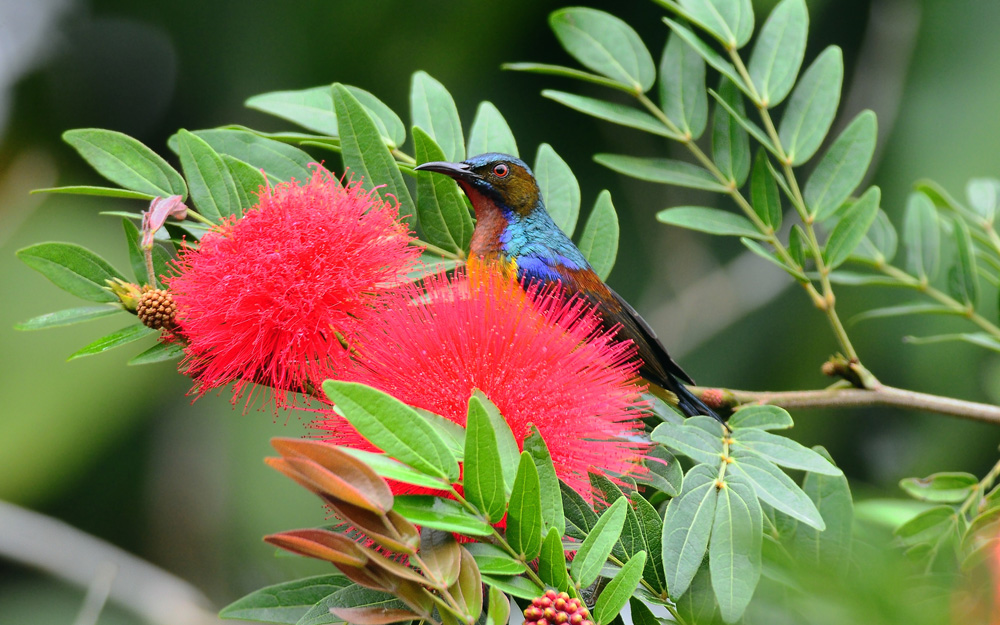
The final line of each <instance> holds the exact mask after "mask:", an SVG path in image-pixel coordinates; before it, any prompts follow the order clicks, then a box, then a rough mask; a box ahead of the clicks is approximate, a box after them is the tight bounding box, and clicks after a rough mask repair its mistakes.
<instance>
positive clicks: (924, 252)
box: [903, 192, 941, 279]
mask: <svg viewBox="0 0 1000 625" xmlns="http://www.w3.org/2000/svg"><path fill="white" fill-rule="evenodd" d="M903 243H904V244H905V245H906V264H907V267H908V268H909V270H910V272H911V273H913V274H915V275H916V276H918V277H920V278H921V279H924V278H927V279H933V278H934V277H935V276H936V275H937V272H938V267H939V265H940V261H941V227H940V224H939V222H938V214H937V210H936V209H935V208H934V204H933V203H932V202H931V200H930V198H929V197H927V196H926V195H924V194H923V193H919V192H915V193H911V194H910V196H909V197H908V198H907V200H906V214H905V215H904V217H903Z"/></svg>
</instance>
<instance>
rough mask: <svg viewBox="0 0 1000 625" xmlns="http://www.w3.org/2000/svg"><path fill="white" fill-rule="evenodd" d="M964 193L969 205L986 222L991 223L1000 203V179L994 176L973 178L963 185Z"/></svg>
mask: <svg viewBox="0 0 1000 625" xmlns="http://www.w3.org/2000/svg"><path fill="white" fill-rule="evenodd" d="M965 195H966V197H968V198H969V206H971V207H972V210H974V211H975V212H976V214H977V215H979V217H981V218H982V220H983V221H984V222H986V223H990V224H992V223H993V220H994V219H995V218H996V214H997V205H998V204H1000V180H996V179H995V178H973V179H972V180H970V181H969V182H968V183H967V184H966V185H965Z"/></svg>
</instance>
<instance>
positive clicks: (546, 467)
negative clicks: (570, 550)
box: [497, 425, 566, 537]
mask: <svg viewBox="0 0 1000 625" xmlns="http://www.w3.org/2000/svg"><path fill="white" fill-rule="evenodd" d="M524 451H526V452H527V453H529V454H530V455H531V459H532V461H534V463H535V469H537V470H538V483H539V486H540V489H541V499H542V527H543V528H544V530H545V531H548V529H549V528H555V529H557V530H558V531H559V536H560V537H562V535H563V534H565V533H566V516H565V515H564V514H563V506H562V495H561V494H560V493H559V478H558V477H557V476H556V468H555V466H554V465H553V464H552V456H551V454H549V448H548V446H546V444H545V440H544V439H543V438H542V435H541V434H540V433H539V432H538V428H536V427H535V426H533V425H532V426H531V431H530V433H529V434H528V436H527V438H525V439H524ZM497 475H502V474H501V472H500V470H499V469H498V470H497Z"/></svg>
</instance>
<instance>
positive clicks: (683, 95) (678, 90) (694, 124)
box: [659, 35, 708, 139]
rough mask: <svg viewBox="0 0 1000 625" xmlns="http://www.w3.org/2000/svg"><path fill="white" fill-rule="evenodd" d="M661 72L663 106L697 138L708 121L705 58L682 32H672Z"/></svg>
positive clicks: (679, 126)
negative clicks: (683, 36)
mask: <svg viewBox="0 0 1000 625" xmlns="http://www.w3.org/2000/svg"><path fill="white" fill-rule="evenodd" d="M659 74H660V108H661V109H663V113H664V114H665V115H666V116H667V118H668V119H670V121H672V122H673V123H674V125H675V126H677V127H678V128H679V129H680V130H681V131H682V132H683V133H687V134H689V135H690V136H691V138H692V139H697V138H698V137H700V136H701V135H702V133H703V132H705V127H706V125H707V124H708V97H707V96H706V93H705V60H704V59H703V58H701V57H700V56H699V55H698V53H697V52H695V51H694V50H693V49H692V48H691V46H689V45H687V44H686V43H684V41H683V40H682V39H681V38H680V37H679V36H677V35H671V36H670V37H668V38H667V45H666V46H665V47H664V48H663V56H662V57H661V58H660V72H659Z"/></svg>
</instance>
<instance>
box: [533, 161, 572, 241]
mask: <svg viewBox="0 0 1000 625" xmlns="http://www.w3.org/2000/svg"><path fill="white" fill-rule="evenodd" d="M534 172H535V181H536V182H537V183H538V190H539V192H540V193H541V196H542V200H543V201H544V202H545V209H546V210H547V211H548V212H549V216H550V217H552V221H554V222H556V225H557V226H559V229H560V230H562V231H563V232H565V233H566V236H568V237H572V236H573V231H574V230H576V221H577V219H578V218H579V217H580V183H579V182H577V180H576V176H574V175H573V170H572V169H570V168H569V165H567V164H566V161H564V160H563V159H562V157H561V156H559V155H558V154H556V151H555V150H554V149H552V146H551V145H549V144H548V143H543V144H541V145H539V146H538V152H537V153H536V154H535V168H534Z"/></svg>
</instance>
